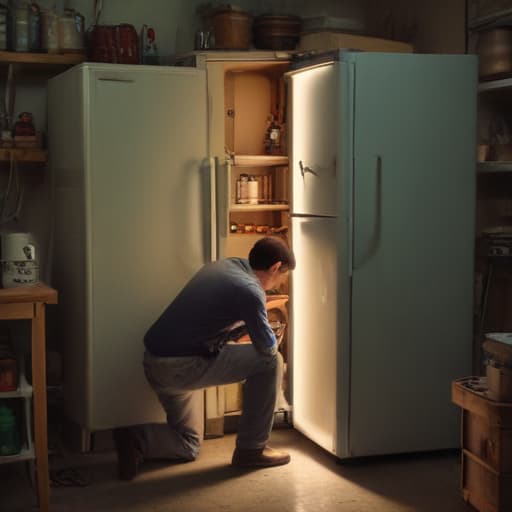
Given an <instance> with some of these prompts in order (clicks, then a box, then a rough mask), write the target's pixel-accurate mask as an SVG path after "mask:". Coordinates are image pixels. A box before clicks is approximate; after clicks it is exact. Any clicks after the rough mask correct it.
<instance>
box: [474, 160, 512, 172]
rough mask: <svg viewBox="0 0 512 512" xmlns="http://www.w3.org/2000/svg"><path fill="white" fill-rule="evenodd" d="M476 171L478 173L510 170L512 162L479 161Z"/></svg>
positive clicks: (511, 169) (511, 170)
mask: <svg viewBox="0 0 512 512" xmlns="http://www.w3.org/2000/svg"><path fill="white" fill-rule="evenodd" d="M477 171H478V173H479V174H488V173H495V172H499V173H507V172H512V162H479V163H478V164H477Z"/></svg>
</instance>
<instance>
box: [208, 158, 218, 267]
mask: <svg viewBox="0 0 512 512" xmlns="http://www.w3.org/2000/svg"><path fill="white" fill-rule="evenodd" d="M209 182H210V190H209V203H210V208H209V214H210V219H209V228H210V261H215V260H216V259H217V158H213V157H212V158H210V179H209Z"/></svg>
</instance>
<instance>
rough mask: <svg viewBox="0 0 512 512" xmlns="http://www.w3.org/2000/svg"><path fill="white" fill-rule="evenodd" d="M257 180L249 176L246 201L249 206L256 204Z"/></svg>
mask: <svg viewBox="0 0 512 512" xmlns="http://www.w3.org/2000/svg"><path fill="white" fill-rule="evenodd" d="M258 188H259V187H258V179H257V178H256V176H249V181H248V183H247V199H248V201H247V202H248V203H249V204H258Z"/></svg>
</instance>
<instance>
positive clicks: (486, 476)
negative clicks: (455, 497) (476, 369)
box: [452, 377, 512, 512]
mask: <svg viewBox="0 0 512 512" xmlns="http://www.w3.org/2000/svg"><path fill="white" fill-rule="evenodd" d="M452 401H453V402H454V403H455V404H457V405H458V406H460V407H461V408H462V448H463V450H462V475H461V476H462V483H461V486H462V493H463V497H464V500H465V501H466V502H468V503H470V504H471V505H473V506H474V507H475V508H476V509H478V510H479V511H480V512H505V511H506V512H510V511H511V510H512V403H509V402H495V401H492V400H490V399H489V398H488V397H487V381H486V379H485V378H482V377H469V378H465V379H459V380H457V381H454V382H453V383H452Z"/></svg>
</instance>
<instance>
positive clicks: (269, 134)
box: [264, 114, 283, 155]
mask: <svg viewBox="0 0 512 512" xmlns="http://www.w3.org/2000/svg"><path fill="white" fill-rule="evenodd" d="M282 135H283V126H282V125H281V124H280V123H279V122H278V121H277V116H275V115H274V114H270V115H269V117H268V122H267V131H266V132H265V140H264V147H265V154H267V155H282V154H283V152H282V146H281V142H282Z"/></svg>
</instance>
